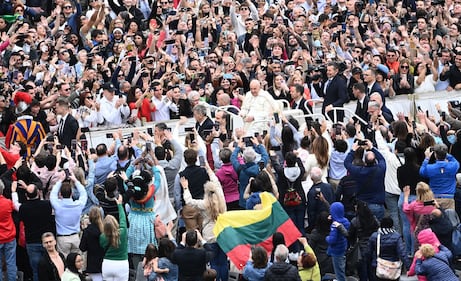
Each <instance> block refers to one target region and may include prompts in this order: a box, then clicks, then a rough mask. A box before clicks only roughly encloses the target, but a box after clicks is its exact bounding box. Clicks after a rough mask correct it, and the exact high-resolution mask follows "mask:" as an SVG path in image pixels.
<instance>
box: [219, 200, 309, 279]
mask: <svg viewBox="0 0 461 281" xmlns="http://www.w3.org/2000/svg"><path fill="white" fill-rule="evenodd" d="M260 197H261V205H262V208H261V209H259V210H242V211H229V212H225V213H223V214H221V215H219V216H218V219H217V221H216V225H215V227H214V229H213V232H214V234H215V236H216V240H217V242H218V244H219V246H220V247H221V249H222V250H223V251H224V252H226V254H227V256H228V257H229V259H230V260H231V261H232V263H234V265H235V266H236V267H237V268H238V269H239V270H241V269H243V267H244V266H245V264H246V262H247V261H248V259H249V257H250V250H251V246H252V245H259V246H262V247H263V248H265V249H266V250H267V251H268V252H270V251H272V234H274V233H275V232H281V233H283V235H284V236H285V242H286V244H287V246H289V245H291V244H292V243H293V242H295V241H296V240H297V238H298V237H300V236H301V233H300V232H299V230H298V228H297V227H296V226H295V224H294V223H293V221H292V220H291V219H290V217H289V216H288V214H287V213H286V212H285V210H283V208H282V206H281V205H280V203H279V202H278V201H277V199H276V198H275V197H274V196H273V195H272V194H270V193H268V192H262V193H260Z"/></svg>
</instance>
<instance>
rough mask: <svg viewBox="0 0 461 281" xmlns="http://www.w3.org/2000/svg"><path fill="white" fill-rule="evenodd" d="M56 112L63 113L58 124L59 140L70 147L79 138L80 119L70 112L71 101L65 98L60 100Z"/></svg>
mask: <svg viewBox="0 0 461 281" xmlns="http://www.w3.org/2000/svg"><path fill="white" fill-rule="evenodd" d="M56 114H58V115H61V120H60V121H59V125H58V139H59V142H60V143H61V144H63V145H65V146H67V148H69V149H70V148H71V143H72V140H74V139H76V138H77V133H78V129H79V126H78V121H77V120H76V119H75V118H74V117H73V116H72V115H71V114H70V109H69V103H68V102H67V101H66V100H64V99H59V100H58V102H57V104H56Z"/></svg>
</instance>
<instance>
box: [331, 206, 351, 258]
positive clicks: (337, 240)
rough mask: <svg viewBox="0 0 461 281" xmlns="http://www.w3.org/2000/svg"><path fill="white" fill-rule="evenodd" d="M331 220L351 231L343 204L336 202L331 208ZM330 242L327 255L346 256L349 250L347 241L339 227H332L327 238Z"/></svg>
mask: <svg viewBox="0 0 461 281" xmlns="http://www.w3.org/2000/svg"><path fill="white" fill-rule="evenodd" d="M330 214H331V219H332V220H333V221H337V222H339V223H340V224H342V225H343V226H344V228H345V229H346V231H347V230H349V226H350V225H351V224H350V222H349V220H348V219H346V218H345V217H344V206H343V204H342V203H341V202H335V203H333V204H331V207H330ZM325 240H326V241H327V242H328V249H327V254H328V255H330V256H334V257H338V256H344V255H345V254H346V249H347V239H346V237H345V236H344V235H343V234H342V233H341V231H340V230H339V227H335V226H333V224H332V225H331V226H330V234H329V235H328V236H327V237H326V238H325Z"/></svg>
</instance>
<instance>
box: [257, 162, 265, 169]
mask: <svg viewBox="0 0 461 281" xmlns="http://www.w3.org/2000/svg"><path fill="white" fill-rule="evenodd" d="M258 165H259V170H264V168H266V164H264V161H259V162H258Z"/></svg>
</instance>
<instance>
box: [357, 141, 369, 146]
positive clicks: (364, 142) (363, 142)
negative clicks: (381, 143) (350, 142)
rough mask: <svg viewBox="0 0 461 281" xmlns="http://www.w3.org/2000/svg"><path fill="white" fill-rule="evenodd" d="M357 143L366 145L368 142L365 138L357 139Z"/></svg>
mask: <svg viewBox="0 0 461 281" xmlns="http://www.w3.org/2000/svg"><path fill="white" fill-rule="evenodd" d="M357 144H358V145H367V144H368V143H367V141H366V140H359V141H358V142H357Z"/></svg>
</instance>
